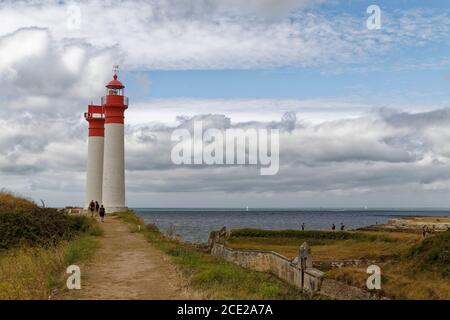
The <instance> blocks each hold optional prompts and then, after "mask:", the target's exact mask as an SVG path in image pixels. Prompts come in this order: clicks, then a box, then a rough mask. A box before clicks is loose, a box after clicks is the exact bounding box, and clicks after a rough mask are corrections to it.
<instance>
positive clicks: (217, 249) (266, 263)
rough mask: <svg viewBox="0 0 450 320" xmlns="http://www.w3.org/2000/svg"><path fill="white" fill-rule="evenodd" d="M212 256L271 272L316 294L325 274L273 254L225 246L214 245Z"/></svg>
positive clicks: (245, 266) (271, 252)
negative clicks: (301, 266)
mask: <svg viewBox="0 0 450 320" xmlns="http://www.w3.org/2000/svg"><path fill="white" fill-rule="evenodd" d="M211 254H212V255H213V256H216V257H220V258H223V259H225V260H227V261H231V262H233V263H236V264H238V265H240V266H242V267H244V268H249V269H253V270H256V271H262V272H269V273H271V274H273V275H275V276H277V277H278V278H280V279H282V280H284V281H286V282H287V283H289V284H291V285H294V286H295V287H297V288H300V289H303V290H305V291H308V292H311V293H314V292H318V291H320V288H321V285H322V279H323V272H322V271H320V270H318V269H315V268H305V269H304V274H303V281H302V270H301V268H300V267H299V266H298V265H297V264H296V263H293V262H292V261H290V260H289V259H288V258H286V257H284V256H282V255H280V254H278V253H276V252H273V251H262V250H235V249H230V248H227V247H225V246H224V245H223V244H219V243H214V244H213V247H212V249H211Z"/></svg>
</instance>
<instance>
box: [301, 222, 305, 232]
mask: <svg viewBox="0 0 450 320" xmlns="http://www.w3.org/2000/svg"><path fill="white" fill-rule="evenodd" d="M302 231H305V223H304V222H303V223H302Z"/></svg>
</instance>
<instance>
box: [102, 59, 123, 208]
mask: <svg viewBox="0 0 450 320" xmlns="http://www.w3.org/2000/svg"><path fill="white" fill-rule="evenodd" d="M124 89H125V86H124V85H123V84H122V83H121V82H120V81H119V80H118V79H117V67H115V71H114V77H113V79H112V80H111V81H110V82H109V83H108V84H107V85H106V96H104V97H103V98H102V107H103V111H104V114H105V147H104V154H103V205H104V207H105V209H106V212H107V213H111V212H120V211H125V210H127V207H126V206H125V150H124V119H125V117H124V114H125V110H126V109H127V108H128V98H127V97H125V95H124Z"/></svg>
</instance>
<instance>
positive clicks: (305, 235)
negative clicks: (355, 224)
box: [231, 228, 396, 242]
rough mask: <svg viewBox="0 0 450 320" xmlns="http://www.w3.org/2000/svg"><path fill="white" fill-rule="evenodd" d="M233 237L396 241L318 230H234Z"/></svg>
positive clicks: (380, 236) (379, 237)
mask: <svg viewBox="0 0 450 320" xmlns="http://www.w3.org/2000/svg"><path fill="white" fill-rule="evenodd" d="M231 237H254V238H297V239H327V240H350V239H351V240H364V241H386V242H393V241H396V239H394V238H390V237H386V236H384V235H376V234H368V233H363V232H348V231H331V232H330V231H318V230H308V231H300V230H262V229H252V228H243V229H234V230H232V231H231Z"/></svg>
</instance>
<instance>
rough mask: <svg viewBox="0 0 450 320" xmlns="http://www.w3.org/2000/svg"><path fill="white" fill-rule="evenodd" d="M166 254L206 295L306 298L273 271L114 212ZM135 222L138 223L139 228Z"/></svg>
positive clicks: (236, 297) (194, 285)
mask: <svg viewBox="0 0 450 320" xmlns="http://www.w3.org/2000/svg"><path fill="white" fill-rule="evenodd" d="M116 216H118V217H119V218H120V219H122V220H123V221H125V222H127V223H129V224H130V230H131V231H132V232H141V233H142V234H143V235H144V236H145V237H146V238H147V240H148V241H149V242H150V243H152V244H153V245H155V246H156V247H157V248H158V249H160V250H162V251H163V252H165V253H166V254H168V255H169V256H170V257H171V258H172V261H173V263H174V264H175V265H176V266H178V268H179V269H180V270H181V272H182V273H183V274H184V276H185V277H186V278H187V279H188V281H189V285H190V286H192V288H193V289H194V291H196V292H200V293H201V294H202V296H203V297H204V298H207V299H309V298H310V297H309V296H306V295H304V294H303V293H301V292H300V291H299V290H298V289H296V288H294V287H292V286H290V285H288V284H286V283H284V282H282V281H281V280H278V279H277V278H275V277H274V276H272V275H269V274H266V273H261V272H256V271H252V270H248V269H244V268H242V267H240V266H238V265H235V264H233V263H230V262H227V261H225V260H223V259H219V258H216V257H213V256H211V255H209V254H206V253H202V252H199V251H197V250H196V248H195V247H194V246H191V245H188V244H184V243H179V242H176V241H172V240H170V239H167V238H166V237H164V236H163V235H162V234H161V233H160V232H159V230H158V229H157V228H156V227H155V226H154V225H145V224H144V222H143V221H142V220H141V219H140V218H139V217H137V216H136V215H135V214H134V213H132V212H127V213H119V214H116ZM138 226H140V231H139V228H138Z"/></svg>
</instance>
